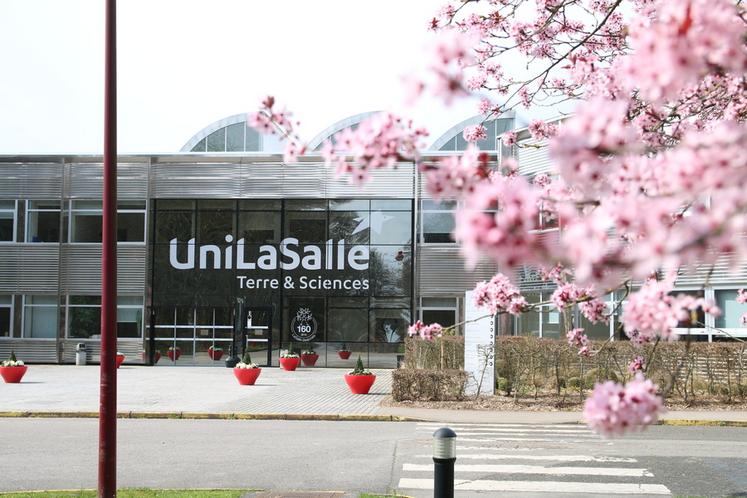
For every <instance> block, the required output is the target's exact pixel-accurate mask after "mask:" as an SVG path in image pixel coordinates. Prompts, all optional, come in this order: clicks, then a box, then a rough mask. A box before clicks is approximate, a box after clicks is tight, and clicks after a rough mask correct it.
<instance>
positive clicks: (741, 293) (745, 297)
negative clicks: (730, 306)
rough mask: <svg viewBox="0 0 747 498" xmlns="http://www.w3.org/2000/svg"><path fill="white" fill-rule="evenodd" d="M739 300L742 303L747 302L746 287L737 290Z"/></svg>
mask: <svg viewBox="0 0 747 498" xmlns="http://www.w3.org/2000/svg"><path fill="white" fill-rule="evenodd" d="M737 302H738V303H740V304H745V303H747V291H745V290H744V289H739V290H738V291H737Z"/></svg>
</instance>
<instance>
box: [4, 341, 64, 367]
mask: <svg viewBox="0 0 747 498" xmlns="http://www.w3.org/2000/svg"><path fill="white" fill-rule="evenodd" d="M74 350H75V346H73V351H74ZM11 351H13V352H14V353H15V354H16V356H17V357H18V359H19V360H22V361H23V362H24V363H56V362H57V341H55V340H39V339H2V340H0V358H3V359H5V358H7V357H8V356H10V352H11Z"/></svg>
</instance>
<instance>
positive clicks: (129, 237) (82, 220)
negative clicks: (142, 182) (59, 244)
mask: <svg viewBox="0 0 747 498" xmlns="http://www.w3.org/2000/svg"><path fill="white" fill-rule="evenodd" d="M101 218H102V209H101V201H72V202H71V206H70V242H86V243H101ZM117 242H141V243H142V242H145V201H120V203H119V205H118V209H117Z"/></svg>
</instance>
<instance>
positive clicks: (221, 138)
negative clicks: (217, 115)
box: [181, 113, 281, 152]
mask: <svg viewBox="0 0 747 498" xmlns="http://www.w3.org/2000/svg"><path fill="white" fill-rule="evenodd" d="M246 119H247V114H246V113H241V114H234V115H233V116H228V117H226V118H223V119H219V120H218V121H214V122H213V123H210V124H209V125H207V126H206V127H205V128H203V129H201V130H200V131H198V132H197V133H196V134H194V135H193V136H192V138H190V139H189V140H187V143H185V144H184V146H183V147H182V148H181V152H277V151H280V150H281V147H280V142H279V140H278V139H277V137H276V136H274V135H262V134H260V133H259V132H258V131H257V130H255V129H254V128H251V127H249V126H247V124H246Z"/></svg>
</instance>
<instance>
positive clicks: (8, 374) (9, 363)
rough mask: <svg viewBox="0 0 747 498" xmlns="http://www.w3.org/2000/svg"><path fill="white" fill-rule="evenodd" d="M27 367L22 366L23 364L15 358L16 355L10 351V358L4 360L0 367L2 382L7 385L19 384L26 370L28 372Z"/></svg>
mask: <svg viewBox="0 0 747 498" xmlns="http://www.w3.org/2000/svg"><path fill="white" fill-rule="evenodd" d="M28 368H29V367H27V366H26V365H24V363H23V362H22V361H21V360H19V359H17V358H16V354H15V353H14V352H13V351H11V352H10V358H8V359H7V360H5V361H4V362H3V363H2V365H0V375H2V377H3V380H4V381H5V382H6V383H8V384H18V383H19V382H21V379H22V378H23V376H24V375H26V370H28Z"/></svg>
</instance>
